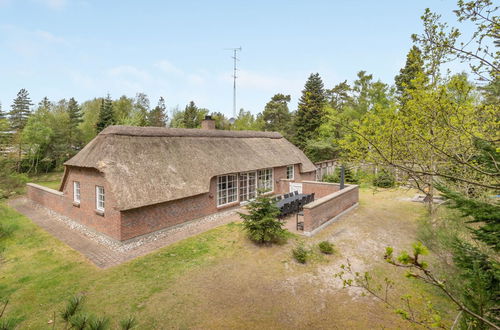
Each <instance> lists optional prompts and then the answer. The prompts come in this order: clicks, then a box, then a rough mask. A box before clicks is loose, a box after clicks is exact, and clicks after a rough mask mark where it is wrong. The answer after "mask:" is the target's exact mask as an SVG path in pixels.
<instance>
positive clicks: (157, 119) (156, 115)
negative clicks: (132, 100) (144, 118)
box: [148, 97, 168, 127]
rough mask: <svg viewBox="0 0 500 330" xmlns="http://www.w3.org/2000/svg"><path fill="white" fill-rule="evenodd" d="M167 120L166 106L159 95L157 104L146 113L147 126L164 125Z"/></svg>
mask: <svg viewBox="0 0 500 330" xmlns="http://www.w3.org/2000/svg"><path fill="white" fill-rule="evenodd" d="M167 120H168V115H167V106H166V105H165V100H164V99H163V97H160V99H159V100H158V105H157V106H156V107H154V108H153V110H151V112H150V113H149V114H148V122H149V126H157V127H165V126H166V124H167Z"/></svg>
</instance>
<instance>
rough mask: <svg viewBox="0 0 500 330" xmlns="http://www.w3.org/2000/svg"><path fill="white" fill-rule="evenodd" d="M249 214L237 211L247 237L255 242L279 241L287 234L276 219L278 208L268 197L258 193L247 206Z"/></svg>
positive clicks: (281, 223) (284, 238) (282, 240)
mask: <svg viewBox="0 0 500 330" xmlns="http://www.w3.org/2000/svg"><path fill="white" fill-rule="evenodd" d="M247 208H248V210H249V214H243V213H239V215H240V217H241V218H242V219H243V226H244V228H245V230H246V232H247V233H248V237H249V238H250V239H251V240H252V241H254V242H257V243H260V244H262V243H281V242H284V241H286V239H287V237H288V235H287V231H286V229H284V228H283V222H282V221H281V220H279V219H278V215H279V213H280V210H279V209H278V208H277V207H276V205H274V204H273V202H272V201H271V199H270V198H268V197H266V196H262V195H260V196H259V197H257V198H256V199H255V200H253V201H251V202H250V203H249V204H248V206H247Z"/></svg>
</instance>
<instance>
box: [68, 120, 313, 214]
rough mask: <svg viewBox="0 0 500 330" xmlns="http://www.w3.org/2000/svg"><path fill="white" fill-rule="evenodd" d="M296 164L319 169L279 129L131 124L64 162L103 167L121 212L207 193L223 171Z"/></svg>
mask: <svg viewBox="0 0 500 330" xmlns="http://www.w3.org/2000/svg"><path fill="white" fill-rule="evenodd" d="M291 164H297V165H298V166H299V171H300V172H301V173H304V172H312V171H315V169H316V168H315V166H314V164H313V163H312V162H311V161H310V160H309V159H308V158H307V157H306V156H305V155H304V154H303V153H302V151H300V150H299V149H298V148H296V147H295V146H294V145H293V144H291V143H290V142H288V141H287V140H286V139H285V138H283V136H281V134H279V133H274V132H254V131H223V130H199V129H185V128H159V127H127V126H111V127H108V128H106V129H105V130H104V131H102V132H101V133H100V134H99V135H98V136H97V137H96V138H95V139H93V140H92V141H91V142H90V143H89V144H88V145H87V146H86V147H85V148H83V149H82V150H81V151H80V152H79V153H78V154H77V155H76V156H74V157H73V158H71V159H70V160H69V161H67V162H66V163H65V165H66V166H67V167H82V168H93V169H96V170H98V171H99V172H101V173H102V174H103V175H104V178H105V179H106V180H107V181H108V182H109V184H110V187H111V190H112V193H113V196H114V198H115V200H116V208H117V209H118V210H120V211H123V210H129V209H133V208H138V207H142V206H147V205H152V204H158V203H163V202H167V201H171V200H176V199H181V198H186V197H190V196H194V195H198V194H203V193H208V192H209V189H210V180H211V179H212V178H213V177H216V176H218V175H222V174H228V173H239V172H248V171H252V170H256V169H263V168H275V167H281V166H287V165H291ZM65 179H66V177H65ZM64 183H65V182H64V180H63V183H62V185H63V186H64Z"/></svg>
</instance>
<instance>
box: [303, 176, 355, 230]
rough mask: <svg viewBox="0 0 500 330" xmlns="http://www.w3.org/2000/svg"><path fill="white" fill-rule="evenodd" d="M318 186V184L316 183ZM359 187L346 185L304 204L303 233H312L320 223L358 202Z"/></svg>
mask: <svg viewBox="0 0 500 330" xmlns="http://www.w3.org/2000/svg"><path fill="white" fill-rule="evenodd" d="M317 186H319V185H317ZM358 201H359V187H358V186H357V185H347V186H346V187H345V188H344V189H343V190H340V191H336V192H334V193H331V194H329V195H326V196H324V197H322V198H319V199H316V200H315V201H314V202H312V203H309V204H307V205H305V206H304V234H305V235H312V234H314V231H315V230H316V229H318V228H319V227H321V225H323V224H325V223H326V222H328V221H330V220H332V219H333V218H335V217H336V216H338V215H340V214H341V213H342V212H344V211H346V210H348V209H349V208H351V207H353V206H355V205H357V204H358Z"/></svg>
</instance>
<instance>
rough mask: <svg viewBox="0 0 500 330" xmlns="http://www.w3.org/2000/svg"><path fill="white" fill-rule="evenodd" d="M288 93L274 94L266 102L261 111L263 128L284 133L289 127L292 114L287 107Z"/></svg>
mask: <svg viewBox="0 0 500 330" xmlns="http://www.w3.org/2000/svg"><path fill="white" fill-rule="evenodd" d="M288 102H290V95H283V94H275V95H274V96H273V97H272V98H271V101H269V102H267V104H266V106H265V107H264V111H263V112H262V119H263V120H264V130H265V131H272V132H281V133H286V132H287V131H288V130H289V129H290V122H291V119H292V114H291V113H290V110H289V109H288Z"/></svg>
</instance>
